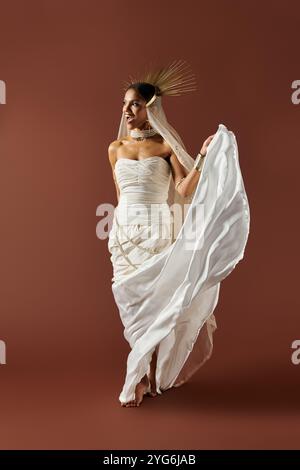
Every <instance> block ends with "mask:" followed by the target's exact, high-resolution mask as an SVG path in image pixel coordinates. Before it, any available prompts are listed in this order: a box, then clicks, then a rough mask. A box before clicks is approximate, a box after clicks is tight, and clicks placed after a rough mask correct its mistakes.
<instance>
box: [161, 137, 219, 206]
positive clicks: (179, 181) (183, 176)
mask: <svg viewBox="0 0 300 470" xmlns="http://www.w3.org/2000/svg"><path fill="white" fill-rule="evenodd" d="M213 136H214V134H213V135H211V136H209V137H208V138H207V139H206V140H205V141H204V143H203V145H202V148H201V150H200V153H201V155H204V156H205V155H206V152H207V147H208V145H209V143H210V141H211V140H212V138H213ZM170 162H171V167H172V176H173V179H174V184H175V188H176V191H177V192H178V193H179V194H180V195H181V196H183V197H188V196H190V195H191V194H193V192H194V190H195V188H196V186H197V183H198V181H199V178H200V174H201V170H200V171H199V170H197V169H196V168H192V169H191V171H190V172H189V173H188V172H187V170H186V169H185V167H184V166H183V165H182V164H181V163H180V162H179V160H178V158H177V156H176V155H175V153H174V152H172V154H171V158H170Z"/></svg>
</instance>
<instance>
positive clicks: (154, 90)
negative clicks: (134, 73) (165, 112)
mask: <svg viewBox="0 0 300 470" xmlns="http://www.w3.org/2000/svg"><path fill="white" fill-rule="evenodd" d="M130 89H133V90H135V91H137V93H138V94H139V95H140V96H141V97H142V98H144V100H145V101H146V102H147V103H148V101H149V100H151V98H152V96H154V94H156V95H158V96H159V95H160V94H161V92H160V89H159V87H158V86H155V85H152V84H151V83H147V82H135V83H131V84H130V85H129V86H128V87H127V88H126V90H125V92H126V91H127V90H130Z"/></svg>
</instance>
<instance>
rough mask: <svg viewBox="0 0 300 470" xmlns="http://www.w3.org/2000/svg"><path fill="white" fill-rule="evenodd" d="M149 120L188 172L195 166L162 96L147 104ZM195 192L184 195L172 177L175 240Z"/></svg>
mask: <svg viewBox="0 0 300 470" xmlns="http://www.w3.org/2000/svg"><path fill="white" fill-rule="evenodd" d="M146 110H147V116H148V121H149V123H150V125H151V127H152V128H153V129H155V130H156V131H157V132H158V133H159V134H160V135H161V136H162V137H163V138H164V139H165V141H166V142H167V143H168V144H169V146H170V147H171V148H172V150H173V152H174V153H175V155H176V156H177V158H178V160H179V161H180V163H181V164H182V165H183V166H184V167H185V168H186V170H187V173H189V172H190V171H191V169H192V168H193V165H194V162H195V160H194V159H193V158H192V157H191V156H190V155H189V154H188V152H187V151H186V148H185V145H184V143H183V141H182V139H181V137H180V135H179V134H178V132H177V131H176V130H175V129H174V128H173V127H172V126H171V124H170V123H169V122H168V120H167V117H166V115H165V112H164V109H163V106H162V97H161V96H159V95H154V96H153V98H151V100H150V101H149V102H148V103H147V105H146ZM128 133H129V132H128V128H127V123H126V117H125V113H122V117H121V122H120V126H119V132H118V140H119V139H121V138H122V137H126V136H127V135H128ZM193 195H194V193H193V194H191V195H190V196H188V197H185V198H184V197H182V196H181V195H180V194H179V193H178V191H176V189H175V184H174V180H173V178H171V181H170V186H169V192H168V199H167V202H168V204H169V206H170V209H171V211H173V240H172V241H174V239H175V238H176V236H177V234H178V232H179V230H180V228H181V226H182V224H183V221H184V218H185V215H186V213H187V210H188V207H189V205H190V202H191V200H192V198H193Z"/></svg>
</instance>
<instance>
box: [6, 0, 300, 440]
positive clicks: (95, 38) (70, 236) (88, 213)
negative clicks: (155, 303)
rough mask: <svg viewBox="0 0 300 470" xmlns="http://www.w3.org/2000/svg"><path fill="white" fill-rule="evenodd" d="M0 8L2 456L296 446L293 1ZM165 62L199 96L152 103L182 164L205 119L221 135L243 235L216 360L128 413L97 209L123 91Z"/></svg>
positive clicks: (221, 310)
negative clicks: (242, 192) (235, 181)
mask: <svg viewBox="0 0 300 470" xmlns="http://www.w3.org/2000/svg"><path fill="white" fill-rule="evenodd" d="M144 5H145V6H144ZM0 8H1V29H0V49H1V50H0V80H4V81H5V83H6V86H7V95H6V100H7V102H6V104H5V105H0V135H1V138H0V152H1V172H0V174H1V185H0V191H1V202H2V205H1V260H2V261H1V268H2V270H1V283H0V289H1V290H0V294H1V295H0V298H1V322H0V339H2V340H4V341H5V342H6V346H7V363H6V364H4V365H1V366H0V381H1V405H0V407H1V436H0V443H1V444H0V446H1V448H3V449H5V448H6V449H17V448H19V449H20V448H23V449H29V448H31V449H35V448H36V449H37V448H49V449H54V448H61V449H63V448H72V449H76V448H78V449H79V448H85V449H92V448H98V449H104V448H108V449H118V448H122V449H135V448H146V449H153V448H156V449H166V448H170V449H171V448H175V449H179V448H182V449H189V448H200V449H217V448H264V447H265V448H297V447H299V437H300V436H299V424H300V423H299V416H300V410H299V408H300V403H299V388H300V365H299V366H296V365H293V364H292V362H291V351H292V350H291V343H292V341H293V340H295V339H299V338H300V321H299V288H298V279H299V276H298V273H297V254H298V253H297V251H298V250H297V248H298V239H299V231H298V220H297V213H298V198H299V170H300V163H299V119H300V104H299V105H295V104H293V103H292V101H291V95H292V91H293V90H292V89H291V84H292V82H293V81H294V80H297V79H298V80H299V79H300V76H299V73H300V72H299V48H298V44H299V14H300V5H299V2H297V1H294V0H289V1H288V2H286V1H274V0H273V1H271V0H268V1H257V0H255V1H251V2H250V1H249V2H246V1H243V2H241V1H238V0H236V1H234V0H217V1H216V2H200V1H196V0H194V1H186V2H181V1H175V2H172V5H171V3H170V2H167V1H163V2H161V1H157V0H153V1H152V2H150V3H149V4H143V3H141V4H139V3H137V2H135V3H131V2H121V1H112V2H110V3H109V4H108V2H99V1H96V0H87V1H83V0H77V1H75V0H72V1H70V0H68V1H66V0H65V1H59V0H51V1H50V0H43V1H42V0H36V1H35V0H28V1H27V2H23V1H16V0H12V1H10V2H4V1H1V2H0ZM173 59H184V60H187V61H188V62H189V64H190V65H191V67H192V69H193V71H194V72H195V74H196V76H197V81H198V91H197V92H196V93H191V94H187V95H185V96H182V97H177V98H166V101H165V104H164V108H165V110H166V113H167V116H168V119H169V120H170V122H171V123H172V124H173V125H174V127H175V128H176V129H177V130H178V131H179V133H180V134H181V136H182V137H183V140H184V142H185V143H186V145H187V148H188V150H189V152H190V153H191V154H193V155H196V153H197V152H198V151H199V150H200V146H201V145H202V142H203V141H204V139H205V138H206V137H208V135H210V134H212V133H214V132H215V131H216V130H217V126H218V124H219V123H223V124H225V125H226V126H227V127H228V128H229V130H232V131H233V132H234V133H235V135H236V137H237V140H238V144H239V153H240V165H241V169H242V173H243V177H244V182H245V187H246V190H247V194H248V198H249V203H250V209H251V228H250V235H249V241H248V245H247V248H246V252H245V257H244V260H243V261H241V262H240V263H239V264H238V266H237V267H236V269H235V270H234V271H233V273H232V274H231V275H230V276H229V277H228V278H227V279H226V280H225V281H224V282H223V283H222V286H221V292H220V301H219V304H218V306H217V309H216V311H215V314H216V319H217V322H218V330H217V332H216V333H215V347H214V353H213V357H212V358H211V359H210V361H209V362H208V363H206V365H205V366H204V367H203V368H202V369H201V370H200V371H199V372H198V373H197V374H196V375H195V376H194V377H193V378H192V380H191V381H190V382H189V383H188V384H186V385H184V386H183V387H182V388H178V389H173V390H170V391H168V392H166V393H165V394H164V395H163V396H160V397H157V398H155V399H151V398H145V400H144V402H143V404H142V406H141V407H140V408H137V409H127V408H121V406H120V404H119V401H118V396H119V393H120V391H121V388H122V386H123V382H124V378H125V367H126V358H127V354H128V352H129V346H128V344H127V343H126V341H125V339H124V338H123V328H122V325H121V322H120V319H119V316H118V311H117V308H116V305H115V304H114V300H113V296H112V292H111V277H112V268H111V264H110V259H109V253H108V251H107V240H99V238H97V236H96V225H97V223H98V222H99V220H100V218H99V217H97V216H96V209H97V207H98V206H99V205H100V204H102V203H104V202H107V203H112V204H115V203H116V195H115V188H114V185H113V181H112V175H111V169H110V165H109V162H108V156H107V148H108V145H109V143H110V142H111V141H112V140H115V139H116V137H117V129H118V125H119V120H120V116H121V103H122V99H123V92H122V82H123V80H126V79H127V78H128V76H129V74H133V73H135V72H139V71H141V70H142V69H143V67H144V65H145V64H147V63H148V62H149V61H158V63H161V64H165V63H167V62H169V61H170V60H173Z"/></svg>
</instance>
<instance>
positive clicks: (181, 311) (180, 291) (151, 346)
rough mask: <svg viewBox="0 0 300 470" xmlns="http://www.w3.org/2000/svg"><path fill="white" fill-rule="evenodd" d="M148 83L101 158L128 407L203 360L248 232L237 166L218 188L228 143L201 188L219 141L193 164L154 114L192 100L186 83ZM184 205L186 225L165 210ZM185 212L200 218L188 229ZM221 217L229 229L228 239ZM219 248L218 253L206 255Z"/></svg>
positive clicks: (180, 78)
mask: <svg viewBox="0 0 300 470" xmlns="http://www.w3.org/2000/svg"><path fill="white" fill-rule="evenodd" d="M146 78H147V80H144V81H143V80H139V81H137V82H131V83H130V84H129V85H128V86H127V89H126V90H125V96H124V101H123V109H122V120H121V124H120V128H119V134H118V139H117V140H116V141H114V142H112V143H111V144H110V145H109V149H108V153H109V161H110V164H111V167H112V172H113V178H114V182H115V186H116V192H117V199H118V205H117V207H116V210H115V213H114V220H113V226H112V230H111V232H110V235H109V243H108V249H109V251H110V253H111V261H112V264H113V270H114V277H113V278H112V281H113V293H114V296H115V300H116V303H117V305H118V308H119V312H120V316H121V320H122V322H123V325H124V327H125V329H124V336H125V338H126V339H127V340H128V342H129V344H130V346H131V348H132V350H131V353H130V354H129V356H128V360H127V376H126V381H125V384H124V387H123V390H122V393H121V394H120V397H119V400H120V402H121V405H122V406H126V407H128V406H139V405H140V404H141V402H142V400H143V397H144V395H146V394H148V395H150V396H152V397H154V396H156V395H157V394H161V393H162V391H164V390H166V389H168V388H171V387H172V386H179V385H181V384H182V383H184V382H186V380H187V379H188V378H189V377H190V376H191V375H192V374H193V373H194V372H195V371H196V370H197V369H198V368H199V367H200V366H201V365H202V364H203V363H204V362H205V361H206V360H207V359H208V358H209V357H210V354H211V351H212V334H213V332H214V330H215V329H216V323H215V318H214V315H213V310H214V308H215V306H216V304H217V300H218V296H219V284H220V282H219V281H220V279H223V278H224V277H226V276H227V275H228V274H229V272H231V270H232V269H233V267H234V266H235V264H236V263H237V261H238V260H239V259H241V257H242V256H243V251H244V247H245V244H246V240H247V236H248V231H249V211H248V202H247V197H246V194H245V191H244V187H243V183H242V179H241V175H240V173H239V166H238V161H237V159H235V162H234V161H233V162H232V163H231V167H232V171H230V165H228V166H227V177H228V178H227V177H226V178H225V176H224V174H225V173H226V170H224V157H223V158H221V157H220V155H223V156H224V154H226V152H228V154H229V153H230V149H231V150H232V137H231V140H228V142H227V147H226V145H225V147H226V148H221V149H219V151H216V148H214V150H215V156H214V157H211V160H212V169H211V175H210V174H208V176H210V178H211V183H210V184H209V186H208V187H207V188H206V189H205V188H203V189H202V188H200V186H201V184H200V183H199V179H200V175H201V174H202V169H203V165H204V160H205V159H206V155H207V152H208V150H209V146H210V143H211V142H212V141H213V139H214V138H215V136H216V134H213V135H210V136H209V137H208V138H207V139H206V140H205V141H204V142H203V145H202V147H201V150H200V153H199V154H198V156H197V158H196V159H195V161H194V160H193V159H192V158H191V157H190V156H189V155H188V153H187V152H186V150H185V147H184V144H183V142H182V140H181V139H180V137H179V135H178V133H177V132H176V131H175V129H173V128H172V126H171V125H170V124H169V123H168V122H167V120H166V117H165V114H164V112H163V110H162V106H161V96H162V95H163V94H175V93H174V91H175V92H177V94H178V93H179V92H180V91H181V92H183V91H188V90H191V88H190V84H191V80H189V79H188V78H187V77H186V76H185V78H184V75H183V73H182V71H181V70H180V66H178V65H177V66H171V67H170V68H168V69H163V70H161V71H160V73H158V74H157V73H156V74H153V75H152V76H151V74H150V75H149V74H148V76H146ZM179 83H180V86H179V85H178V84H179ZM184 86H185V88H184ZM125 124H126V129H125ZM221 126H222V128H221ZM223 128H224V129H226V128H225V126H223V125H220V126H219V131H218V133H217V134H218V135H219V134H221V130H223V132H225V131H224V129H223ZM226 136H227V138H228V136H229V133H228V131H227V134H226ZM219 140H220V139H219ZM223 140H226V139H223ZM215 147H216V145H215ZM214 162H217V165H213V163H214ZM222 166H223V170H224V171H223V173H222V170H221V169H222ZM216 169H217V170H216ZM234 170H235V171H234ZM216 171H217V173H216ZM208 173H209V172H208ZM228 173H230V175H228ZM216 174H217V176H218V178H217V179H216ZM208 182H209V179H208ZM212 183H213V184H212ZM204 186H205V185H204ZM203 190H204V192H203ZM201 191H202V193H201ZM205 193H206V194H205ZM204 196H205V198H204ZM221 196H222V197H221ZM241 196H242V199H241ZM191 200H192V203H191ZM228 201H231V206H230V207H229V209H228ZM185 202H188V208H189V210H188V214H187V215H186V216H182V214H179V213H178V211H177V212H176V207H175V208H174V207H172V210H171V206H172V203H173V206H175V205H176V204H177V205H178V206H179V208H180V209H182V208H183V206H184V203H185ZM226 207H227V209H226ZM191 208H192V209H197V210H198V213H199V209H201V208H202V209H205V210H204V212H203V210H202V211H200V216H199V214H198V216H197V219H196V221H195V219H193V215H194V214H193V213H192V210H191ZM212 210H214V211H215V220H214V217H213V213H211V212H212ZM206 213H208V214H210V213H211V214H210V217H206V215H205V214H206ZM226 213H227V215H228V216H229V215H230V217H231V220H232V222H231V223H230V222H229V225H230V226H231V229H232V230H231V232H232V233H231V235H229V236H228V230H227V231H224V220H225V223H226V224H225V225H228V221H230V217H227V218H226ZM232 216H233V217H232ZM205 217H206V218H205ZM224 217H225V219H224ZM176 224H177V227H176ZM214 225H215V226H214ZM199 228H200V232H202V233H200V234H199ZM176 229H177V230H176ZM178 229H179V230H178ZM197 231H198V234H196V235H195V233H196V232H197ZM206 232H207V237H205V235H206ZM191 234H192V235H193V237H191ZM187 235H188V236H187ZM216 240H217V241H218V244H217V245H218V248H216V249H215V250H214V251H212V250H211V247H212V246H214V242H215V241H216ZM187 242H189V243H187ZM224 248H226V255H225V256H224V254H222V249H224ZM210 251H211V253H210ZM205 253H206V256H204V254H205ZM199 256H200V257H199ZM219 260H221V262H220V261H219ZM199 261H201V264H199ZM206 263H211V267H210V268H207V266H206V267H205V265H206ZM220 268H221V269H220ZM191 352H192V354H191Z"/></svg>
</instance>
